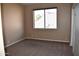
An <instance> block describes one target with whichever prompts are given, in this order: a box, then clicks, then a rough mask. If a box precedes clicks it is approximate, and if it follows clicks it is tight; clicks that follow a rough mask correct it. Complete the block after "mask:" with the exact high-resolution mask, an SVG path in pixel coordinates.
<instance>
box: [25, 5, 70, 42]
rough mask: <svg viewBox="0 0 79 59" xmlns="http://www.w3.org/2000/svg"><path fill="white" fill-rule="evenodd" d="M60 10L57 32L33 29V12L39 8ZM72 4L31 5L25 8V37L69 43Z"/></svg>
mask: <svg viewBox="0 0 79 59" xmlns="http://www.w3.org/2000/svg"><path fill="white" fill-rule="evenodd" d="M48 7H57V8H58V20H57V21H58V22H57V25H58V26H57V29H56V30H43V29H42V30H41V29H39V30H36V29H33V27H32V26H33V22H32V20H33V15H32V10H33V9H37V8H48ZM70 13H71V4H30V5H28V6H26V8H25V37H29V38H42V39H47V40H51V41H62V42H69V40H70V21H71V20H70V18H71V16H70V15H71V14H70Z"/></svg>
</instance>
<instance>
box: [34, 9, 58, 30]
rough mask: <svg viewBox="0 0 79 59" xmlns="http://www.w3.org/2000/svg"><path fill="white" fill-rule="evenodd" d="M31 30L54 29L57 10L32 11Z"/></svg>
mask: <svg viewBox="0 0 79 59" xmlns="http://www.w3.org/2000/svg"><path fill="white" fill-rule="evenodd" d="M33 25H34V26H33V28H37V29H43V28H45V29H56V28H57V8H51V9H50V8H47V9H38V10H33Z"/></svg>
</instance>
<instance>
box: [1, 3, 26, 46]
mask: <svg viewBox="0 0 79 59" xmlns="http://www.w3.org/2000/svg"><path fill="white" fill-rule="evenodd" d="M2 16H3V17H2V18H3V30H4V38H5V44H6V45H10V44H12V43H14V42H16V41H18V40H20V39H21V38H22V37H23V35H24V22H23V21H24V10H23V7H22V6H20V5H18V4H2Z"/></svg>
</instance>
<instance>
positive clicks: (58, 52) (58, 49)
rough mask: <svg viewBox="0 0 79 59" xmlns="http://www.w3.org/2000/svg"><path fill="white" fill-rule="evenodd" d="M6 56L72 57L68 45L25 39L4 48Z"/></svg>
mask: <svg viewBox="0 0 79 59" xmlns="http://www.w3.org/2000/svg"><path fill="white" fill-rule="evenodd" d="M6 53H8V56H73V53H72V48H71V47H70V46H69V44H68V43H59V42H49V41H40V40H33V39H25V40H23V41H21V42H19V43H16V44H14V45H12V46H9V47H7V48H6Z"/></svg>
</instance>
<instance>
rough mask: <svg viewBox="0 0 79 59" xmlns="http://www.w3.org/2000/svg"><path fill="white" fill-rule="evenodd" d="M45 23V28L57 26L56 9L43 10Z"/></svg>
mask: <svg viewBox="0 0 79 59" xmlns="http://www.w3.org/2000/svg"><path fill="white" fill-rule="evenodd" d="M45 24H46V26H45V27H46V28H47V29H56V28H57V9H46V10H45Z"/></svg>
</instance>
